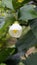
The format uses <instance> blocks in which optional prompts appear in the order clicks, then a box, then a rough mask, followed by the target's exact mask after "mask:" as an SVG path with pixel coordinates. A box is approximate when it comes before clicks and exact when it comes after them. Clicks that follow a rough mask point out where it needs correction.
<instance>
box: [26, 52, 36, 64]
mask: <svg viewBox="0 0 37 65" xmlns="http://www.w3.org/2000/svg"><path fill="white" fill-rule="evenodd" d="M26 63H27V65H37V52H36V53H34V54H32V55H30V56H29V57H28V58H27V60H26Z"/></svg>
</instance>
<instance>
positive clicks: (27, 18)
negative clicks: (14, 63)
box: [0, 0, 37, 65]
mask: <svg viewBox="0 0 37 65" xmlns="http://www.w3.org/2000/svg"><path fill="white" fill-rule="evenodd" d="M30 1H31V0H24V1H23V2H18V0H1V1H0V14H1V15H0V63H1V62H3V61H5V60H6V59H7V58H8V56H9V55H11V54H12V55H13V53H14V52H15V49H14V48H13V47H12V48H7V46H6V45H7V44H8V41H7V40H8V39H9V38H11V37H10V36H9V33H8V30H9V27H10V26H11V25H12V24H13V23H14V21H16V20H18V22H19V24H21V25H23V26H22V28H23V33H22V36H21V37H20V38H19V39H18V41H17V43H16V47H17V49H18V51H20V52H22V51H25V49H26V50H28V49H29V48H30V47H32V46H36V45H37V7H36V5H35V4H34V5H33V4H28V3H29V2H30ZM2 13H3V14H4V13H5V15H3V14H2ZM6 14H7V15H6ZM1 19H2V22H1ZM32 19H33V20H32ZM3 20H4V21H3ZM3 22H5V23H3ZM33 57H34V58H35V59H36V57H37V56H36V57H35V56H34V55H33ZM33 57H32V56H31V57H28V58H27V59H26V62H25V60H24V62H25V63H24V62H22V60H21V59H20V60H21V61H20V63H19V64H18V65H26V63H27V64H28V65H37V63H36V64H34V62H33V61H35V60H34V59H33ZM36 62H37V61H36ZM31 63H32V64H31ZM0 65H3V64H0Z"/></svg>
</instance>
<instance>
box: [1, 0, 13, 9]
mask: <svg viewBox="0 0 37 65" xmlns="http://www.w3.org/2000/svg"><path fill="white" fill-rule="evenodd" d="M2 5H3V6H4V7H7V8H9V9H12V10H14V8H13V5H12V0H2Z"/></svg>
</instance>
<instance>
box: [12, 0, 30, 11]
mask: <svg viewBox="0 0 37 65" xmlns="http://www.w3.org/2000/svg"><path fill="white" fill-rule="evenodd" d="M29 1H31V0H23V2H21V3H20V2H18V0H12V4H13V7H14V9H15V10H17V9H19V8H20V7H22V6H23V5H24V4H26V3H28V2H29Z"/></svg>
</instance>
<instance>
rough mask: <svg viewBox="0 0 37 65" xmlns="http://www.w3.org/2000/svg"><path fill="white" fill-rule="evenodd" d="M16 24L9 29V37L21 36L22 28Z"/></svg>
mask: <svg viewBox="0 0 37 65" xmlns="http://www.w3.org/2000/svg"><path fill="white" fill-rule="evenodd" d="M17 22H18V21H15V23H14V24H13V25H12V26H10V28H9V34H10V36H11V37H15V38H19V37H20V36H21V34H22V26H21V25H19V23H17Z"/></svg>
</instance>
